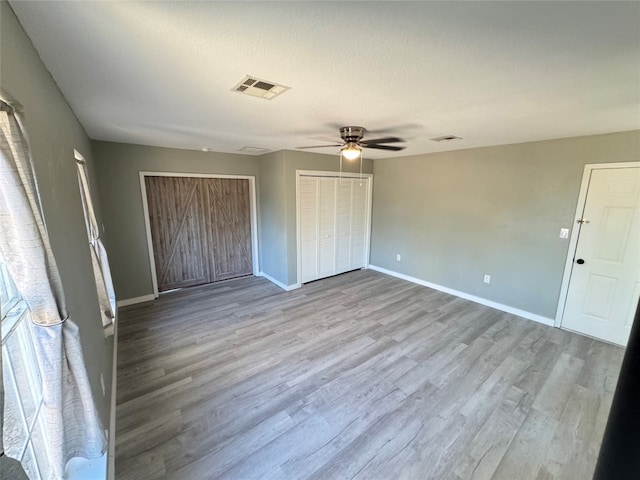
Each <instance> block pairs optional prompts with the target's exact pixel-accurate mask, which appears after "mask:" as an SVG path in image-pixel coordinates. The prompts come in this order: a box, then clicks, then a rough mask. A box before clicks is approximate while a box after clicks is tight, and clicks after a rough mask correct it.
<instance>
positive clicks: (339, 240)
mask: <svg viewBox="0 0 640 480" xmlns="http://www.w3.org/2000/svg"><path fill="white" fill-rule="evenodd" d="M337 186H338V193H337V196H336V273H343V272H346V271H348V270H350V266H351V215H352V202H351V196H352V193H353V180H352V179H350V178H343V179H339V180H338V182H337Z"/></svg>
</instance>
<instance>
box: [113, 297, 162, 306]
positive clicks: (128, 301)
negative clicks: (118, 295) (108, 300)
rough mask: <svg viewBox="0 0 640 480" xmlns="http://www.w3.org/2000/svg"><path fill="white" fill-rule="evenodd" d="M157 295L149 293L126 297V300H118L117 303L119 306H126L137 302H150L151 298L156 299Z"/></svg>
mask: <svg viewBox="0 0 640 480" xmlns="http://www.w3.org/2000/svg"><path fill="white" fill-rule="evenodd" d="M155 299H156V297H155V295H154V294H153V293H150V294H149V295H142V296H141V297H134V298H125V299H124V300H118V302H117V305H118V308H120V307H126V306H127V305H135V304H136V303H143V302H150V301H151V300H155Z"/></svg>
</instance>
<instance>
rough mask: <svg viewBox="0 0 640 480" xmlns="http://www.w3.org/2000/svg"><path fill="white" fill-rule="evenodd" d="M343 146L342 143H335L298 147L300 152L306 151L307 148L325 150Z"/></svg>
mask: <svg viewBox="0 0 640 480" xmlns="http://www.w3.org/2000/svg"><path fill="white" fill-rule="evenodd" d="M342 145H343V144H342V143H334V144H330V145H326V144H325V145H309V146H306V147H296V148H297V149H298V150H304V149H307V148H324V147H341V146H342Z"/></svg>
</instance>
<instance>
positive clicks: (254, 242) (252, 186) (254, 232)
mask: <svg viewBox="0 0 640 480" xmlns="http://www.w3.org/2000/svg"><path fill="white" fill-rule="evenodd" d="M139 175H140V192H141V193H142V209H143V210H144V227H145V231H146V234H147V249H148V252H149V266H150V267H151V282H152V284H153V296H154V297H155V298H158V296H159V295H160V294H159V292H158V276H157V272H156V261H155V255H154V253H153V242H152V241H151V223H150V222H149V205H148V203H147V187H146V185H145V181H144V179H145V177H191V178H237V179H241V180H249V197H250V215H251V262H252V263H253V275H255V276H258V272H259V270H260V267H259V265H260V262H259V257H258V217H257V208H256V177H255V176H254V175H223V174H217V173H184V172H140V174H139Z"/></svg>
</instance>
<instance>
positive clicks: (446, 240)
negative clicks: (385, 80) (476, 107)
mask: <svg viewBox="0 0 640 480" xmlns="http://www.w3.org/2000/svg"><path fill="white" fill-rule="evenodd" d="M638 160H640V132H638V131H634V132H623V133H613V134H608V135H597V136H589V137H578V138H568V139H561V140H550V141H543V142H533V143H525V144H516V145H506V146H498V147H488V148H478V149H469V150H457V151H452V152H445V153H435V154H427V155H417V156H410V157H401V158H394V159H385V160H376V161H375V163H374V194H373V218H372V240H371V264H372V265H376V266H380V267H383V268H386V269H389V270H393V271H396V272H399V273H403V274H405V275H409V276H412V277H416V278H419V279H421V280H425V281H428V282H432V283H435V284H438V285H441V286H444V287H448V288H451V289H454V290H458V291H461V292H465V293H467V294H471V295H476V296H478V297H482V298H485V299H488V300H492V301H494V302H498V303H502V304H504V305H508V306H511V307H515V308H519V309H522V310H525V311H528V312H531V313H535V314H538V315H542V316H544V317H548V318H554V317H555V313H556V307H557V303H558V298H559V293H560V285H561V282H562V275H563V270H564V264H565V259H566V255H567V250H568V240H564V239H560V238H559V237H558V236H559V232H560V228H561V227H568V228H573V222H574V217H573V216H574V213H575V209H576V204H577V199H578V193H579V189H580V184H581V181H582V173H583V168H584V165H585V164H587V163H605V162H630V161H638ZM398 253H399V254H401V255H402V261H401V262H397V261H396V254H398ZM485 273H486V274H490V275H491V276H492V277H491V284H488V285H487V284H485V283H483V281H482V280H483V275H484V274H485Z"/></svg>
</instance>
